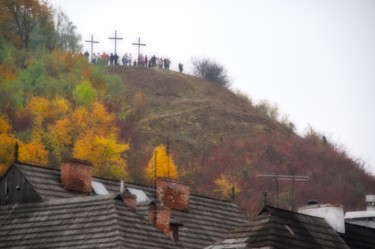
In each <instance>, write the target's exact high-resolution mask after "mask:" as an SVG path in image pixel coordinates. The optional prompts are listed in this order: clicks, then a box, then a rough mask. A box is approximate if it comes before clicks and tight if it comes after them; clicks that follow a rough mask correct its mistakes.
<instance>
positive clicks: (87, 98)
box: [73, 80, 97, 106]
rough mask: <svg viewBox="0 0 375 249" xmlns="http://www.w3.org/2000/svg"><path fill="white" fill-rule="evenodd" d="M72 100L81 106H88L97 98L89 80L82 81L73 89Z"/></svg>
mask: <svg viewBox="0 0 375 249" xmlns="http://www.w3.org/2000/svg"><path fill="white" fill-rule="evenodd" d="M73 99H74V102H75V103H76V104H78V105H81V106H88V105H90V104H91V103H93V102H94V101H95V100H96V99H97V92H96V90H95V89H93V88H92V86H91V83H90V81H87V80H86V81H82V82H81V83H80V84H78V85H77V86H76V88H75V89H74V91H73Z"/></svg>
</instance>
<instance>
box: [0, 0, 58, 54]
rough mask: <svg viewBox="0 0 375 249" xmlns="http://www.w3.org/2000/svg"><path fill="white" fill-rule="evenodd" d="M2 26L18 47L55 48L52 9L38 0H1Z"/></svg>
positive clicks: (8, 38) (0, 24) (0, 14)
mask: <svg viewBox="0 0 375 249" xmlns="http://www.w3.org/2000/svg"><path fill="white" fill-rule="evenodd" d="M0 28H1V30H2V32H3V34H4V36H5V37H6V38H7V40H8V41H10V42H11V43H12V44H13V45H14V46H15V47H17V48H26V49H28V48H30V45H32V48H35V47H39V48H42V47H44V48H47V49H49V50H52V49H53V48H54V44H55V39H54V23H53V15H52V9H51V7H50V6H48V4H47V3H46V2H44V3H42V4H40V3H39V1H38V0H0Z"/></svg>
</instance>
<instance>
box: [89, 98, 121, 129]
mask: <svg viewBox="0 0 375 249" xmlns="http://www.w3.org/2000/svg"><path fill="white" fill-rule="evenodd" d="M88 121H89V125H90V127H91V128H95V131H96V133H97V134H98V135H102V136H104V135H106V134H111V133H117V128H116V123H115V121H116V115H115V114H113V113H108V112H107V110H106V108H105V107H104V105H103V104H102V103H100V102H96V103H94V104H93V106H92V110H91V113H90V116H89V120H88Z"/></svg>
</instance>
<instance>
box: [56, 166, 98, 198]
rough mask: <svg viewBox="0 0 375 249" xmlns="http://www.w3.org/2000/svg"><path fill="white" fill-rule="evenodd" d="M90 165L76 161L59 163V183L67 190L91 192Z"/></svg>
mask: <svg viewBox="0 0 375 249" xmlns="http://www.w3.org/2000/svg"><path fill="white" fill-rule="evenodd" d="M91 178H92V164H91V163H89V162H87V161H83V160H78V159H71V160H69V161H65V162H61V183H62V185H63V187H64V188H66V189H67V190H72V191H75V192H80V193H90V192H91Z"/></svg>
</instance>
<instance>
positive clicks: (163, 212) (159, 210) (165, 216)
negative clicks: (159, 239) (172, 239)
mask: <svg viewBox="0 0 375 249" xmlns="http://www.w3.org/2000/svg"><path fill="white" fill-rule="evenodd" d="M155 208H156V210H155ZM155 215H156V218H155ZM148 217H149V221H150V223H151V224H153V225H154V226H155V227H156V228H157V229H159V230H160V231H162V232H163V233H164V234H165V235H167V236H169V234H170V232H171V226H170V222H171V209H170V208H169V207H167V206H165V205H163V204H157V203H155V202H152V203H150V207H149V215H148Z"/></svg>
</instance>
